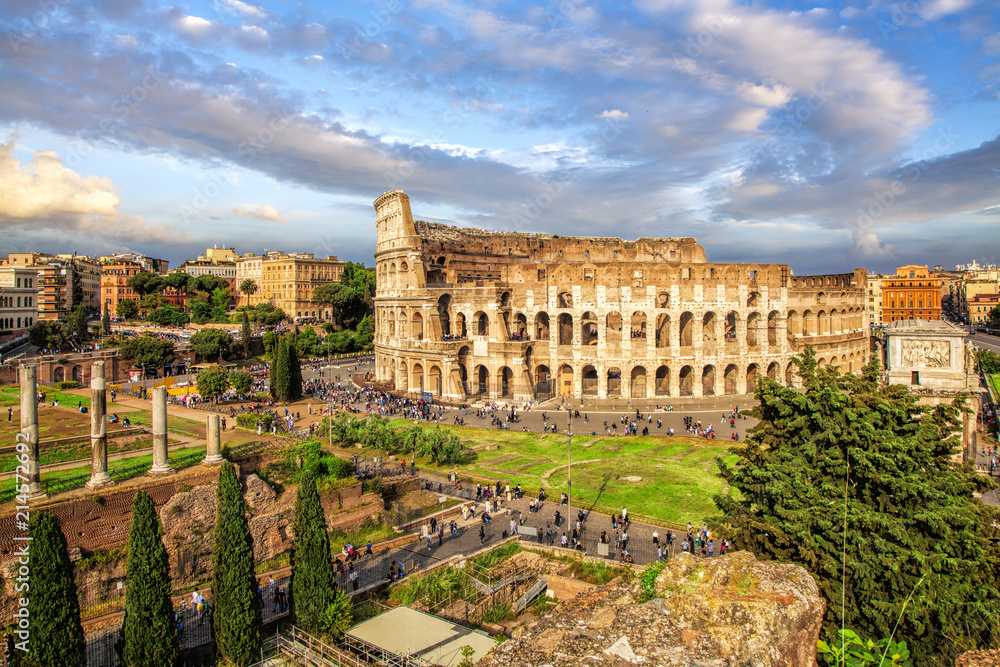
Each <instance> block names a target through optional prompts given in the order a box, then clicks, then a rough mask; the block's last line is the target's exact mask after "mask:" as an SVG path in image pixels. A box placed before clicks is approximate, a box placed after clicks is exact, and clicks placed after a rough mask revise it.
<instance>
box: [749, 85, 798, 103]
mask: <svg viewBox="0 0 1000 667" xmlns="http://www.w3.org/2000/svg"><path fill="white" fill-rule="evenodd" d="M737 93H738V94H739V96H740V97H741V98H743V99H744V100H745V101H747V102H749V103H751V104H759V105H761V106H763V107H780V106H784V105H785V104H787V103H788V101H789V100H790V99H792V95H793V94H794V93H795V91H794V90H792V89H791V88H789V87H788V86H783V85H781V84H774V85H772V86H766V85H763V86H762V85H756V84H752V83H749V82H745V83H741V84H740V85H739V86H738V87H737Z"/></svg>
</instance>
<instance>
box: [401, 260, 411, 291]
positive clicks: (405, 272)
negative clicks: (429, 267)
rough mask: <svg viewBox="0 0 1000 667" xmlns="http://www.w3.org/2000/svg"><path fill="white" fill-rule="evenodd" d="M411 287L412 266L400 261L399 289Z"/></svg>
mask: <svg viewBox="0 0 1000 667" xmlns="http://www.w3.org/2000/svg"><path fill="white" fill-rule="evenodd" d="M409 287H410V266H409V265H408V264H407V263H406V262H400V263H399V289H409Z"/></svg>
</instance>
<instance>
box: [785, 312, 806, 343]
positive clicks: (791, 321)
mask: <svg viewBox="0 0 1000 667" xmlns="http://www.w3.org/2000/svg"><path fill="white" fill-rule="evenodd" d="M785 329H786V334H787V335H788V337H789V338H794V337H796V336H801V335H802V318H801V317H800V316H799V313H798V311H795V310H790V311H788V315H787V316H786V317H785Z"/></svg>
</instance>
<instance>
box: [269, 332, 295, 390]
mask: <svg viewBox="0 0 1000 667" xmlns="http://www.w3.org/2000/svg"><path fill="white" fill-rule="evenodd" d="M288 347H289V346H288V339H287V338H282V339H281V340H280V341H279V342H278V345H277V348H276V349H275V353H274V361H273V362H272V364H271V396H273V397H274V398H275V399H277V400H279V401H285V402H288V400H289V398H288V397H289V396H290V387H291V370H290V368H289V365H288V355H289V352H288Z"/></svg>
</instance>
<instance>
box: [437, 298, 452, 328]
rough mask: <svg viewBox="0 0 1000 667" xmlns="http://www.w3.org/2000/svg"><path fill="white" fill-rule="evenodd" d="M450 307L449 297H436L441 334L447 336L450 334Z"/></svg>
mask: <svg viewBox="0 0 1000 667" xmlns="http://www.w3.org/2000/svg"><path fill="white" fill-rule="evenodd" d="M450 306H451V295H450V294H442V295H441V296H439V297H438V304H437V311H438V319H439V320H440V321H441V334H442V335H444V336H448V335H450V334H451V313H450V311H449V310H448V309H449V307H450Z"/></svg>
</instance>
